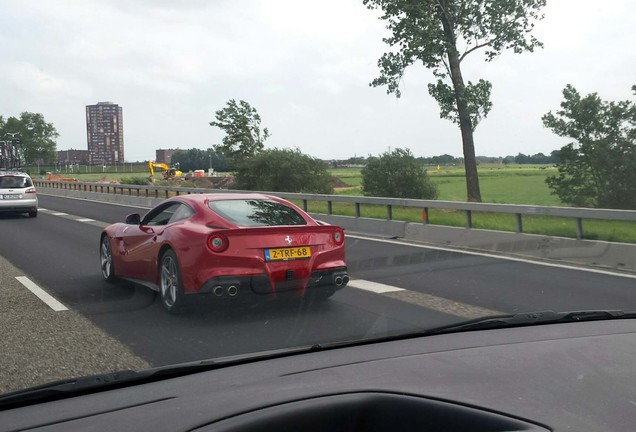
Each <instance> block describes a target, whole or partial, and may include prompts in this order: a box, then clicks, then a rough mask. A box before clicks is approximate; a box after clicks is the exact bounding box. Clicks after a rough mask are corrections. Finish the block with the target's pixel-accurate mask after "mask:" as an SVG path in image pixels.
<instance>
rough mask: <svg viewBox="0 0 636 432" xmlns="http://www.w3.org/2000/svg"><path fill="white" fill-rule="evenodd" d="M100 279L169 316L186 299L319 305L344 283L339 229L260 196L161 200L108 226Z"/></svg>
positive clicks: (103, 238) (103, 240)
mask: <svg viewBox="0 0 636 432" xmlns="http://www.w3.org/2000/svg"><path fill="white" fill-rule="evenodd" d="M100 261H101V269H102V275H103V277H104V279H105V280H106V281H109V282H110V281H114V280H115V279H117V278H122V279H126V280H130V281H133V282H136V283H139V284H142V285H146V286H148V287H150V288H152V289H154V290H156V291H158V292H159V293H160V299H161V303H162V304H163V306H164V307H165V308H166V309H167V310H168V311H169V312H178V311H180V310H181V309H182V308H183V305H184V302H185V300H186V296H187V295H188V294H212V295H213V296H217V297H228V298H237V297H243V296H246V295H248V294H250V295H251V294H261V295H268V294H269V295H273V294H277V293H282V292H287V291H296V292H297V293H301V294H303V295H311V296H312V297H315V298H319V299H326V298H328V297H329V296H331V295H332V294H333V293H334V292H335V291H336V290H338V289H339V288H342V287H344V286H345V285H346V284H347V282H348V281H349V276H348V273H347V267H346V264H345V248H344V232H343V230H342V228H340V227H337V226H333V225H328V224H325V223H323V222H319V221H316V220H315V219H313V218H312V217H311V216H309V215H308V214H307V213H305V212H304V211H303V210H302V209H300V208H298V207H297V206H295V205H294V204H292V203H290V202H288V201H285V200H283V199H281V198H278V197H275V196H269V195H263V194H228V193H218V194H193V195H185V196H177V197H174V198H170V199H167V200H165V201H163V202H162V203H161V204H159V205H158V206H156V207H155V208H153V209H152V210H150V211H149V212H148V213H147V214H146V215H145V216H144V217H143V218H142V217H141V216H140V215H139V214H137V213H135V214H131V215H129V216H128V217H126V222H125V223H116V224H114V225H110V226H108V227H107V228H106V229H104V231H103V232H102V235H101V239H100Z"/></svg>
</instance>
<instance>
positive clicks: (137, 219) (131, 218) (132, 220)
mask: <svg viewBox="0 0 636 432" xmlns="http://www.w3.org/2000/svg"><path fill="white" fill-rule="evenodd" d="M125 222H126V224H128V225H139V224H140V223H141V216H140V215H139V213H133V214H129V215H128V216H126V221H125Z"/></svg>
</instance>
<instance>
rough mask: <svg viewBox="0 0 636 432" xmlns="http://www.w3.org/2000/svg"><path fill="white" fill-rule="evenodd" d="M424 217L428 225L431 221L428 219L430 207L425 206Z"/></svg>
mask: <svg viewBox="0 0 636 432" xmlns="http://www.w3.org/2000/svg"><path fill="white" fill-rule="evenodd" d="M422 216H423V218H424V223H425V224H426V225H428V224H429V223H430V222H429V221H428V219H429V213H428V207H424V214H423V215H422Z"/></svg>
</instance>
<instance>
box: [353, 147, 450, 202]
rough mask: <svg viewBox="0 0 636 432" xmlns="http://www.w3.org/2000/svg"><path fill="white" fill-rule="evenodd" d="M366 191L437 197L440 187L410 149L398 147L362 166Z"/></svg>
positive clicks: (393, 194) (371, 194)
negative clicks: (432, 180)
mask: <svg viewBox="0 0 636 432" xmlns="http://www.w3.org/2000/svg"><path fill="white" fill-rule="evenodd" d="M362 191H363V193H364V194H365V195H367V196H381V197H391V198H420V199H436V198H437V195H438V191H437V186H436V185H435V184H434V183H433V182H431V180H430V179H429V178H428V175H427V173H426V169H424V167H423V166H422V165H421V164H420V163H419V162H418V161H417V160H416V159H415V157H414V156H413V154H411V151H410V150H408V149H401V148H397V149H395V150H393V151H387V152H385V153H382V154H381V155H380V157H369V158H368V159H367V166H366V167H364V168H363V169H362Z"/></svg>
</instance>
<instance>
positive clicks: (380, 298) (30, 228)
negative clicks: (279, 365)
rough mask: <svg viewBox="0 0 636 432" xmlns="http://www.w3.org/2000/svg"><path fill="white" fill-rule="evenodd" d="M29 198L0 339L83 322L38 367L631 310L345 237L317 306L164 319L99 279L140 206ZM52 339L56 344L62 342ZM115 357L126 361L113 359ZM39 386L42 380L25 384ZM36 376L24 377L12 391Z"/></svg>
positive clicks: (590, 281)
mask: <svg viewBox="0 0 636 432" xmlns="http://www.w3.org/2000/svg"><path fill="white" fill-rule="evenodd" d="M39 199H40V207H41V211H40V214H39V216H38V217H37V218H35V219H30V218H28V217H23V216H16V215H6V214H0V239H1V240H0V256H1V257H3V258H4V259H6V261H7V266H8V267H7V268H11V271H8V270H7V271H3V272H2V275H0V286H1V287H5V286H9V285H10V286H12V287H13V288H12V291H9V290H7V289H5V290H4V291H0V294H2V295H0V300H1V299H5V300H4V301H2V302H1V303H0V327H3V328H7V327H6V326H5V323H4V321H3V320H5V319H8V318H7V317H8V316H9V314H8V312H9V311H8V310H7V309H9V308H10V309H11V310H10V312H11V314H10V315H11V317H10V318H11V320H12V322H13V323H15V322H21V323H22V324H23V325H15V324H14V325H13V326H11V331H12V332H14V333H20V332H23V334H12V337H11V338H10V340H12V341H14V343H16V344H18V343H23V344H38V343H40V342H39V339H38V338H45V339H46V340H49V341H50V340H51V339H52V338H53V339H55V335H53V334H49V333H47V330H46V328H42V329H40V330H39V332H38V333H37V334H34V333H33V331H32V329H33V325H32V324H33V322H34V321H38V320H40V317H41V316H42V314H46V317H47V318H46V319H47V320H51V323H53V324H51V326H50V328H55V325H56V324H55V323H56V322H57V321H59V320H61V319H66V318H63V317H64V316H65V314H74V316H75V315H76V316H77V317H79V319H81V321H82V325H81V326H78V327H79V329H78V328H75V329H74V331H76V332H77V333H78V334H79V335H80V337H79V338H73V339H71V340H70V341H67V342H66V343H72V344H74V345H76V346H65V347H63V348H60V349H59V350H55V349H51V350H49V353H50V358H49V359H48V361H49V362H51V363H52V364H58V363H59V364H64V363H65V362H68V361H69V358H72V359H73V361H83V360H82V359H77V356H75V357H73V356H71V357H69V352H71V353H72V352H73V351H82V350H84V349H85V347H84V346H82V343H81V334H83V333H84V332H85V333H86V334H87V335H88V334H91V335H94V334H99V337H100V338H102V339H100V340H104V341H105V342H104V344H111V345H113V346H115V347H116V348H117V349H113V350H109V349H106V348H104V349H99V348H96V347H93V348H92V349H93V350H95V353H96V354H95V355H96V356H98V357H101V359H102V360H103V361H102V362H97V363H96V365H95V366H94V369H95V370H93V372H94V373H98V372H102V371H103V370H104V362H105V363H106V364H108V363H109V362H110V363H111V364H112V365H113V366H115V365H116V366H117V367H118V368H127V367H129V368H132V369H134V368H140V367H145V366H146V365H152V366H159V365H166V364H173V363H177V362H184V361H192V360H201V359H208V358H214V357H219V356H226V355H234V354H241V353H249V352H256V351H263V350H270V349H276V348H284V347H291V346H302V345H313V344H316V343H324V342H333V341H348V340H356V339H361V338H372V337H379V336H386V335H392V334H398V333H403V332H412V331H416V330H421V329H426V328H431V327H435V326H440V325H445V324H449V323H452V322H458V321H461V320H466V319H470V318H475V317H478V316H482V315H484V314H501V313H516V312H527V311H537V310H555V311H564V310H583V309H624V310H636V295H634V289H635V287H636V279H634V278H633V277H627V276H619V275H611V274H606V273H599V272H590V271H585V270H584V269H577V268H568V267H555V266H549V265H544V264H541V263H534V262H525V261H515V260H509V259H505V257H497V256H488V255H479V254H466V253H461V252H456V251H449V250H441V249H436V248H431V247H428V246H425V245H418V244H408V243H405V242H402V241H399V240H388V239H378V238H368V237H362V236H357V235H355V233H347V240H346V253H347V264H348V266H349V271H350V275H351V277H352V282H351V286H350V287H347V288H345V289H343V290H341V291H339V292H338V293H337V294H336V295H334V296H333V297H332V298H331V299H330V300H329V301H327V302H325V303H306V302H305V303H298V302H285V303H282V304H281V303H279V302H247V303H232V302H218V301H217V300H216V299H215V298H214V297H212V296H209V297H204V298H201V299H200V301H197V302H196V304H194V305H192V306H191V307H190V308H189V310H188V312H187V313H186V314H184V315H181V316H172V315H169V314H168V313H166V312H165V311H164V310H163V309H162V308H161V306H160V304H159V302H158V301H157V299H156V294H155V293H154V292H153V291H151V290H150V289H148V288H144V287H140V286H137V285H134V284H131V283H126V282H122V283H118V284H116V285H110V284H107V283H105V282H103V281H102V278H101V274H100V269H99V255H98V252H99V251H98V243H99V234H100V231H101V229H102V227H104V226H106V225H107V224H110V223H114V222H118V221H123V219H124V218H125V216H126V215H127V214H129V213H133V212H139V213H142V214H143V213H145V212H146V211H147V209H145V208H134V207H128V206H120V205H113V204H105V203H98V202H92V201H87V200H77V199H68V198H61V197H54V196H45V195H40V196H39ZM16 276H25V277H27V278H28V279H29V280H30V281H32V282H33V283H34V284H36V285H37V286H39V287H40V288H42V289H43V290H44V291H45V292H46V293H48V294H50V295H51V296H52V297H53V298H54V299H55V300H57V301H58V302H60V303H61V304H62V305H64V306H65V307H66V308H67V309H68V310H67V311H59V312H52V311H49V310H47V307H46V306H42V304H39V300H35V301H34V299H35V297H34V295H31V294H26V295H25V292H26V291H20V288H19V287H18V288H16V287H15V280H14V279H15V277H16ZM3 289H4V288H3ZM25 289H26V288H25ZM3 296H4V297H3ZM34 305H36V306H34ZM56 317H58V318H56ZM56 320H57V321H56ZM40 327H41V326H40ZM59 343H60V344H63V343H65V340H64V338H61V337H60V338H59ZM5 345H6V344H5ZM5 345H3V346H2V348H3V350H5V353H6V352H9V353H15V355H4V356H0V371H2V370H8V366H15V364H17V363H18V362H21V361H29V359H28V358H25V359H23V358H20V357H19V353H25V354H24V355H25V356H26V355H28V354H29V353H30V351H29V350H24V347H17V346H16V347H11V346H5ZM122 353H124V354H122ZM109 356H112V358H109ZM122 356H123V357H122ZM126 356H129V357H126ZM115 357H117V358H115ZM121 358H126V359H127V360H126V361H118V359H121ZM3 363H4V364H3ZM100 368H101V369H100ZM52 369H54V368H53V367H52ZM11 370H12V371H15V370H16V368H15V367H12V368H11ZM76 370H80V371H82V373H90V372H86V371H87V370H89V371H90V370H92V369H91V368H90V367H87V368H71V371H69V375H73V371H76ZM75 374H77V372H75ZM55 377H56V378H58V376H55ZM31 378H33V377H31ZM5 379H7V378H6V377H4V376H3V375H2V373H0V392H1V391H2V389H6V388H8V387H6V386H5V387H3V386H2V385H1V383H2V381H3V380H5ZM50 379H52V378H50ZM46 380H47V376H46V375H45V376H43V377H40V376H38V378H37V380H36V381H37V382H42V381H46ZM36 381H33V379H30V378H29V377H27V376H25V377H24V379H23V381H21V384H19V385H22V386H27V385H34V383H37V382H36ZM14 387H15V386H14ZM14 387H11V388H14Z"/></svg>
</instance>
